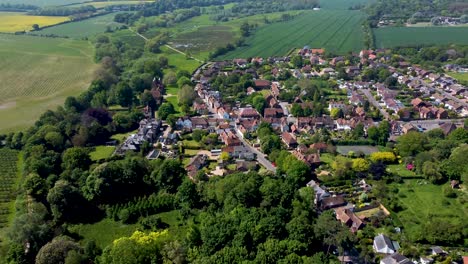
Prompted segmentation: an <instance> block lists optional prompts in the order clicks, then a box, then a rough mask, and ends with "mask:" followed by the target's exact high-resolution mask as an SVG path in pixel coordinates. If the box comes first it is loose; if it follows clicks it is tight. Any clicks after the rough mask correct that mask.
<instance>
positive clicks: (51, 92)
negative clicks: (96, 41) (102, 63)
mask: <svg viewBox="0 0 468 264" xmlns="http://www.w3.org/2000/svg"><path fill="white" fill-rule="evenodd" d="M91 56H92V49H91V46H90V44H89V43H88V42H86V41H76V40H70V39H50V38H39V37H31V36H15V35H7V34H0V58H1V60H0V68H1V69H2V71H0V80H1V82H0V131H2V132H5V131H11V130H12V129H18V128H24V127H26V126H28V125H30V124H32V123H33V122H34V121H35V120H36V119H37V118H38V117H39V116H40V115H41V113H43V112H44V111H45V110H47V109H54V108H55V107H56V106H58V105H61V104H63V102H64V100H65V98H66V97H67V96H70V95H78V94H79V93H80V92H81V91H83V90H85V89H86V88H87V87H88V85H89V82H90V80H91V75H92V72H93V69H94V65H95V64H94V63H93V60H92V57H91Z"/></svg>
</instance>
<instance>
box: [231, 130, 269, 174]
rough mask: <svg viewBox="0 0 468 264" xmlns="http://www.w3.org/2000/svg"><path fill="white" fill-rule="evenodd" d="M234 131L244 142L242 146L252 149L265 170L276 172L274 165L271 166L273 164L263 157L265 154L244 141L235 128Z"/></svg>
mask: <svg viewBox="0 0 468 264" xmlns="http://www.w3.org/2000/svg"><path fill="white" fill-rule="evenodd" d="M236 133H237V137H238V138H239V140H240V141H241V142H242V143H243V144H244V146H245V147H246V148H248V149H250V151H252V152H253V153H255V155H256V156H257V161H258V163H260V164H262V166H263V167H265V168H266V169H267V170H269V171H272V172H274V173H276V167H275V166H273V164H272V163H271V162H270V161H269V160H267V159H266V158H265V154H263V153H262V152H260V151H258V150H257V149H256V148H254V147H252V146H251V145H250V144H249V143H248V142H247V141H245V139H244V138H243V137H242V135H241V133H240V132H239V131H237V129H236Z"/></svg>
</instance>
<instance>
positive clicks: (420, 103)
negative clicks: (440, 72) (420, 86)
mask: <svg viewBox="0 0 468 264" xmlns="http://www.w3.org/2000/svg"><path fill="white" fill-rule="evenodd" d="M411 104H412V105H413V107H414V108H420V107H423V106H427V105H426V103H425V102H424V101H423V100H421V98H414V99H413V100H411Z"/></svg>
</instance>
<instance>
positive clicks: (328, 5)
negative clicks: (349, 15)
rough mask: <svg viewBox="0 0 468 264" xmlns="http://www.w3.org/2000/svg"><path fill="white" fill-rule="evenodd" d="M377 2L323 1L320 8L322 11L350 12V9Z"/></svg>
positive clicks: (372, 0)
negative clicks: (339, 10) (338, 10)
mask: <svg viewBox="0 0 468 264" xmlns="http://www.w3.org/2000/svg"><path fill="white" fill-rule="evenodd" d="M372 2H375V0H321V1H319V3H320V8H322V9H341V10H348V9H349V8H350V7H355V6H365V5H367V4H369V3H372Z"/></svg>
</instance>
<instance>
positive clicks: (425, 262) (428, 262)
mask: <svg viewBox="0 0 468 264" xmlns="http://www.w3.org/2000/svg"><path fill="white" fill-rule="evenodd" d="M433 262H434V259H432V258H428V257H421V258H419V263H421V264H432V263H433Z"/></svg>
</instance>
